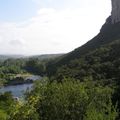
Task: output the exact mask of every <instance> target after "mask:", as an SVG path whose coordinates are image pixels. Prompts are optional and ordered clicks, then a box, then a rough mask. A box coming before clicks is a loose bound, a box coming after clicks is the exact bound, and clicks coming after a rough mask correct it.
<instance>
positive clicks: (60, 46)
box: [0, 0, 110, 54]
mask: <svg viewBox="0 0 120 120" xmlns="http://www.w3.org/2000/svg"><path fill="white" fill-rule="evenodd" d="M40 1H41V2H43V0H40ZM53 1H54V0H51V1H49V2H51V4H52V2H53ZM66 1H67V2H66V4H67V3H68V2H69V1H68V0H66ZM87 1H88V0H85V2H87ZM93 1H94V0H93ZM47 2H48V1H47ZM76 2H79V1H78V0H76ZM85 2H84V4H85ZM88 3H89V2H88ZM98 3H101V4H100V5H101V6H102V3H103V2H98V1H97V2H95V1H94V2H93V3H92V2H91V3H90V5H91V6H90V5H89V6H88V5H87V4H86V7H80V8H79V7H76V8H73V7H66V8H62V9H56V8H54V7H52V6H51V8H50V7H47V8H45V7H44V8H41V9H39V10H38V11H37V15H36V16H34V17H32V18H31V19H29V20H28V21H24V22H22V23H0V44H1V46H0V51H1V52H3V53H6V52H7V53H9V52H11V53H14V54H15V53H16V54H46V53H63V52H69V51H71V50H73V49H75V48H76V47H79V46H80V45H82V44H84V43H85V42H87V41H88V40H90V39H91V38H92V37H93V36H95V35H96V34H97V33H98V32H99V29H100V27H101V25H102V24H103V23H104V22H105V19H106V18H107V16H108V15H109V14H110V9H103V11H105V12H103V11H102V9H101V6H99V7H98V6H95V5H96V4H97V5H98ZM104 3H105V2H104ZM69 4H72V2H71V1H70V3H69ZM82 4H83V2H82ZM107 4H108V2H106V6H108V5H107ZM69 6H72V5H69ZM93 6H94V7H93ZM88 7H89V8H88ZM92 7H93V8H92ZM3 46H4V47H3Z"/></svg>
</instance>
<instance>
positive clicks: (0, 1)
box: [0, 0, 37, 22]
mask: <svg viewBox="0 0 120 120" xmlns="http://www.w3.org/2000/svg"><path fill="white" fill-rule="evenodd" d="M36 11H37V5H36V3H35V2H34V1H32V0H0V21H7V22H8V21H12V22H13V21H14V22H16V21H23V20H26V19H29V18H31V17H32V16H34V15H35V14H36Z"/></svg>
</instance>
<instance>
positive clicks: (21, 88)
mask: <svg viewBox="0 0 120 120" xmlns="http://www.w3.org/2000/svg"><path fill="white" fill-rule="evenodd" d="M29 79H33V80H34V81H35V80H40V79H41V76H36V75H34V76H31V77H29ZM32 86H33V83H30V84H22V85H11V86H6V87H2V88H1V89H0V93H4V92H8V91H10V92H11V93H12V95H13V96H14V97H19V98H20V97H23V96H24V93H25V91H26V90H27V89H29V90H30V89H31V88H32Z"/></svg>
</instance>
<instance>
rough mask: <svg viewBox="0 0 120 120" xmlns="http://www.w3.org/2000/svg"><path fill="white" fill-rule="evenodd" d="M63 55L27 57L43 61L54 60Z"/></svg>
mask: <svg viewBox="0 0 120 120" xmlns="http://www.w3.org/2000/svg"><path fill="white" fill-rule="evenodd" d="M62 55H64V54H62V53H61V54H43V55H33V56H28V58H38V59H39V60H44V59H54V58H57V57H60V56H62Z"/></svg>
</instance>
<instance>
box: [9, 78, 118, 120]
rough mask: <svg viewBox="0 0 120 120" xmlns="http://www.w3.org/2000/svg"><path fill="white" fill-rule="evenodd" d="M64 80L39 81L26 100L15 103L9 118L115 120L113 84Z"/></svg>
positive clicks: (16, 119) (26, 119)
mask: <svg viewBox="0 0 120 120" xmlns="http://www.w3.org/2000/svg"><path fill="white" fill-rule="evenodd" d="M63 81H64V82H62V83H57V82H52V83H50V82H49V80H42V81H41V82H40V81H37V82H36V84H35V85H34V87H33V90H32V91H31V92H30V93H28V94H27V98H26V102H25V103H22V104H20V103H19V104H17V105H15V106H14V107H13V108H14V110H13V111H12V114H11V118H10V120H21V119H22V120H116V118H117V117H118V111H117V108H116V106H114V105H113V104H112V102H111V95H112V93H113V91H112V89H111V88H109V87H102V86H99V85H97V83H95V82H92V81H89V80H87V81H85V82H80V81H76V80H73V79H70V78H69V79H64V80H63ZM93 116H94V118H93Z"/></svg>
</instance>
